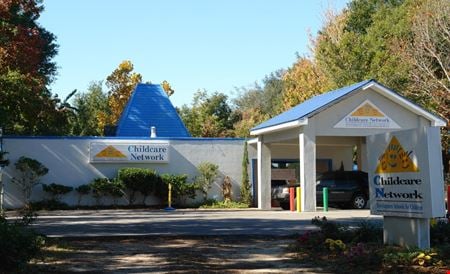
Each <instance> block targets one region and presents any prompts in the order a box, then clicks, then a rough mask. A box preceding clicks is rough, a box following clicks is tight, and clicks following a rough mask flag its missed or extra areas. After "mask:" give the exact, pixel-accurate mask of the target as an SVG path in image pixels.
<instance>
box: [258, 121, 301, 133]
mask: <svg viewBox="0 0 450 274" xmlns="http://www.w3.org/2000/svg"><path fill="white" fill-rule="evenodd" d="M307 124H308V118H301V119H298V120H294V121H290V122H287V123H282V124H278V125H274V126H271V127H265V128H261V129H256V130H252V131H250V135H261V134H264V133H268V132H277V131H281V130H285V129H290V128H295V127H300V126H305V125H307Z"/></svg>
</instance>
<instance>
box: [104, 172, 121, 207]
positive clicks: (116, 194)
mask: <svg viewBox="0 0 450 274" xmlns="http://www.w3.org/2000/svg"><path fill="white" fill-rule="evenodd" d="M124 189H125V185H124V184H123V182H122V181H120V180H119V179H116V178H114V179H110V180H109V185H108V189H107V193H108V195H109V196H111V197H112V199H113V203H114V205H117V203H118V199H119V198H121V197H123V196H124V195H125V192H124V191H123V190H124Z"/></svg>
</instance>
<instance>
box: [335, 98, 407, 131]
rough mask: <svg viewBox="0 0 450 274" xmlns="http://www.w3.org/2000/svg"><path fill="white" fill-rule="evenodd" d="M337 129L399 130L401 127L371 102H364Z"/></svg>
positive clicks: (340, 122)
mask: <svg viewBox="0 0 450 274" xmlns="http://www.w3.org/2000/svg"><path fill="white" fill-rule="evenodd" d="M334 127H335V128H388V129H398V128H400V126H399V125H398V124H397V123H396V122H395V121H394V120H392V119H391V118H389V117H388V116H387V115H386V114H384V113H383V112H382V111H381V110H380V109H379V108H378V107H376V106H375V105H374V104H373V103H372V102H370V101H369V100H366V101H364V102H363V103H362V104H360V105H359V106H358V107H357V108H356V109H354V110H353V111H352V112H350V113H349V114H347V115H346V116H345V117H344V118H343V119H342V120H341V121H339V122H338V123H337V124H336V125H335V126H334Z"/></svg>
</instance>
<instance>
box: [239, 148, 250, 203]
mask: <svg viewBox="0 0 450 274" xmlns="http://www.w3.org/2000/svg"><path fill="white" fill-rule="evenodd" d="M241 202H243V203H245V204H247V205H251V203H252V194H251V190H250V180H249V179H248V150H247V142H245V143H244V156H243V157H242V183H241Z"/></svg>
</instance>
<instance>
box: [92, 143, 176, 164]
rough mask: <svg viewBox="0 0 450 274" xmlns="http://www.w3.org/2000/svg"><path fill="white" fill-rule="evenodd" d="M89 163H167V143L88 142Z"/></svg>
mask: <svg viewBox="0 0 450 274" xmlns="http://www.w3.org/2000/svg"><path fill="white" fill-rule="evenodd" d="M89 160H90V162H91V163H168V162H169V143H167V142H164V143H159V142H158V143H109V142H108V143H106V142H105V143H103V142H92V143H90V157H89Z"/></svg>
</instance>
